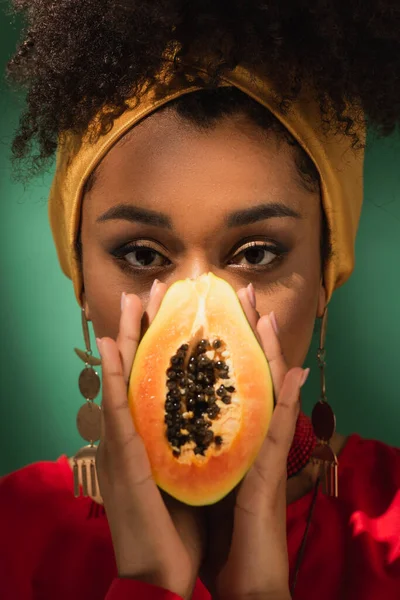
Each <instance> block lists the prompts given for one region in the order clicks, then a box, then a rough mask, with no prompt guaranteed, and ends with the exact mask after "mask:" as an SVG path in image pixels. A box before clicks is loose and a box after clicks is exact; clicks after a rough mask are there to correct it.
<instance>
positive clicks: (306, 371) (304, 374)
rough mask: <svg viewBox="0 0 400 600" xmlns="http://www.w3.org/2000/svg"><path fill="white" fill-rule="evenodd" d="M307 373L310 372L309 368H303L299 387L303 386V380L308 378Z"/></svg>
mask: <svg viewBox="0 0 400 600" xmlns="http://www.w3.org/2000/svg"><path fill="white" fill-rule="evenodd" d="M309 374H310V369H304V371H303V376H302V378H301V379H300V387H303V385H304V384H305V382H306V381H307V379H308V376H309Z"/></svg>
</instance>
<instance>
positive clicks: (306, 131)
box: [49, 66, 365, 306]
mask: <svg viewBox="0 0 400 600" xmlns="http://www.w3.org/2000/svg"><path fill="white" fill-rule="evenodd" d="M196 72H197V75H198V76H200V77H204V79H207V73H206V72H205V71H203V70H202V69H196ZM164 81H166V79H165V80H164ZM192 81H193V80H192ZM219 86H220V87H222V86H234V87H236V88H238V89H239V90H241V91H242V92H244V93H246V94H247V95H248V96H251V97H252V98H253V99H254V100H256V101H257V102H259V103H260V104H262V105H263V106H265V107H266V108H267V109H269V110H270V111H271V112H272V113H273V114H274V115H275V116H276V117H277V118H278V120H279V121H280V122H281V123H282V124H283V125H284V126H285V127H286V128H287V129H288V131H289V132H290V133H291V134H292V135H293V137H294V138H295V139H296V140H297V141H298V143H299V144H300V145H301V146H302V147H303V149H304V150H305V151H306V152H307V154H308V155H309V156H310V158H311V159H312V160H313V162H314V164H315V165H316V167H317V169H318V171H319V174H320V178H321V193H322V205H323V209H324V211H325V214H326V218H327V222H328V226H329V231H330V243H331V246H332V256H331V258H330V259H329V261H328V263H327V265H326V268H325V272H324V282H325V287H326V293H327V299H328V301H329V299H330V297H331V295H332V292H333V290H334V289H335V288H336V287H338V286H340V285H341V284H342V283H344V282H345V281H346V280H347V279H348V277H349V276H350V274H351V272H352V270H353V267H354V244H355V237H356V232H357V227H358V221H359V217H360V212H361V205H362V198H363V162H364V152H363V151H362V150H358V151H357V152H356V151H354V150H352V148H351V143H350V139H349V138H348V137H346V136H344V135H340V136H339V135H335V136H333V135H331V136H329V137H327V136H326V135H325V134H324V133H323V132H322V128H321V116H320V111H319V107H318V106H317V104H316V102H315V100H314V99H313V98H312V95H311V94H310V93H308V94H307V93H306V92H304V93H303V94H302V96H301V97H300V98H299V99H298V100H297V101H296V103H295V104H294V105H293V106H292V108H291V109H290V110H289V112H288V113H287V114H282V111H281V109H280V108H279V103H278V102H277V100H276V94H275V93H274V90H273V88H272V87H271V86H270V85H269V83H268V82H267V81H266V79H265V77H262V76H259V75H257V74H256V73H254V72H251V73H250V72H249V71H248V70H246V69H245V68H244V67H242V66H239V67H236V68H235V69H234V70H233V71H231V72H230V73H229V75H226V76H224V77H223V78H222V79H221V82H220V84H219ZM199 89H202V86H200V85H199V84H198V81H196V84H194V83H193V82H191V81H189V80H186V81H182V82H181V83H180V84H179V85H176V82H175V83H174V85H173V86H171V87H168V85H165V86H164V87H163V92H162V95H159V90H158V88H157V90H158V94H157V90H156V88H152V89H151V90H150V91H149V90H147V91H145V92H143V94H142V95H141V96H140V101H139V102H136V103H135V105H134V103H132V106H133V108H132V107H130V108H129V109H127V110H126V111H125V112H124V113H123V114H122V115H121V116H120V117H118V118H117V119H116V120H115V122H114V125H113V127H112V129H111V130H110V131H109V132H108V133H106V134H104V135H102V136H101V137H99V138H98V139H97V141H95V142H94V143H92V142H91V141H90V140H89V132H90V131H91V127H95V123H96V119H95V120H94V122H93V123H92V124H91V126H90V127H89V128H88V132H87V135H86V136H84V137H83V139H82V138H79V137H78V136H77V135H75V134H69V133H68V134H66V135H64V136H63V138H62V140H60V143H59V148H58V153H57V164H56V173H55V177H54V180H53V184H52V187H51V191H50V197H49V218H50V225H51V229H52V232H53V237H54V241H55V245H56V249H57V254H58V258H59V261H60V264H61V268H62V270H63V272H64V273H65V275H67V277H69V278H71V279H72V281H73V284H74V291H75V296H76V299H77V300H78V303H79V304H80V306H82V300H81V293H82V276H81V271H80V266H79V261H78V257H77V256H76V252H75V241H76V239H77V236H78V233H79V226H80V215H81V203H82V192H83V189H84V186H85V183H86V182H87V180H88V178H89V176H90V175H91V173H92V172H93V171H94V169H96V167H97V166H98V164H99V163H100V162H101V160H102V159H103V157H104V156H105V155H106V154H107V152H108V151H109V150H110V149H111V148H112V147H113V146H114V144H116V143H117V142H118V141H119V140H120V139H121V138H122V137H123V136H124V134H125V133H127V131H128V130H129V129H131V127H132V126H134V125H135V124H136V123H138V122H139V121H140V120H141V119H143V118H144V117H146V116H147V115H149V114H151V113H153V112H154V111H156V110H157V108H159V107H160V106H162V105H164V104H166V103H168V102H170V101H171V100H173V99H175V98H177V97H178V96H182V95H183V94H187V93H190V92H193V91H196V90H199ZM357 133H358V136H359V138H360V141H361V142H364V140H365V129H364V128H362V129H359V130H358V131H357Z"/></svg>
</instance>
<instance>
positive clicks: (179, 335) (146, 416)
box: [128, 274, 273, 505]
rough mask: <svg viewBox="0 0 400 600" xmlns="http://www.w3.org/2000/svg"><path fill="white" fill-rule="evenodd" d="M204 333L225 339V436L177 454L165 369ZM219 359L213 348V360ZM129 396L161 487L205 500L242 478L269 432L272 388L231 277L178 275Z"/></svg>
mask: <svg viewBox="0 0 400 600" xmlns="http://www.w3.org/2000/svg"><path fill="white" fill-rule="evenodd" d="M204 338H205V339H207V340H210V341H213V340H216V339H218V340H221V341H222V342H223V348H224V350H223V352H225V356H223V357H222V358H224V359H225V361H226V363H227V365H228V366H229V378H230V379H229V380H228V384H230V385H233V387H234V389H235V392H234V393H233V394H232V401H231V403H230V404H229V405H225V404H224V403H223V402H222V401H221V400H220V399H218V400H217V404H218V406H219V407H220V412H219V414H218V416H217V417H216V418H215V419H213V420H212V422H211V427H210V428H211V430H212V432H213V434H214V437H215V436H220V438H222V443H221V444H220V445H217V444H216V443H211V444H210V445H209V446H208V447H207V449H206V450H205V452H204V455H202V454H195V453H194V451H193V449H194V446H195V444H194V442H189V443H187V444H186V445H185V446H184V447H182V448H181V453H180V455H179V456H174V454H173V448H172V446H171V443H170V441H168V439H167V435H166V427H167V426H166V424H165V420H164V419H165V415H166V410H165V399H166V395H167V392H168V389H167V387H166V382H167V376H166V372H167V370H168V368H170V359H171V357H172V356H174V355H175V354H176V352H177V350H178V348H180V347H181V346H182V345H183V344H189V346H190V349H189V352H190V350H191V349H192V348H193V347H194V346H195V345H196V344H197V343H198V342H199V340H200V339H204ZM217 352H218V351H217ZM211 355H212V352H211ZM218 358H220V356H217V355H216V356H215V360H216V359H218ZM221 383H222V384H224V383H225V382H224V381H219V382H218V384H217V385H216V387H218V385H220V384H221ZM128 396H129V404H130V409H131V413H132V417H133V420H134V424H135V427H136V429H137V431H138V433H139V435H140V436H141V437H142V439H143V442H144V444H145V447H146V451H147V453H148V456H149V459H150V463H151V468H152V472H153V476H154V479H155V481H156V483H157V485H158V486H159V487H160V488H162V489H163V490H165V491H166V492H167V493H169V494H170V495H171V496H174V497H175V498H177V499H178V500H180V501H182V502H184V503H186V504H190V505H207V504H213V503H215V502H217V501H218V500H220V499H221V498H223V497H224V496H225V495H227V494H228V493H229V492H230V491H231V490H232V489H233V488H234V487H235V486H236V485H237V484H238V483H239V482H240V480H241V479H242V478H243V476H244V475H245V473H246V472H247V471H248V469H249V468H250V467H251V465H252V463H253V462H254V459H255V457H256V455H257V453H258V451H259V449H260V447H261V444H262V442H263V440H264V438H265V435H266V433H267V430H268V426H269V422H270V419H271V416H272V410H273V389H272V380H271V375H270V370H269V366H268V363H267V360H266V358H265V355H264V352H263V351H262V349H261V347H260V345H259V343H258V341H257V339H256V337H255V335H254V333H253V331H252V329H251V327H250V325H249V323H248V321H247V319H246V316H245V315H244V313H243V310H242V307H241V305H240V302H239V299H238V297H237V295H236V293H235V292H234V290H233V289H232V288H231V287H230V285H229V284H228V283H227V282H225V281H224V280H222V279H219V278H217V277H215V276H214V275H212V274H208V275H203V276H201V277H200V278H198V279H197V280H185V281H179V282H177V283H175V284H173V285H172V286H171V287H170V288H169V289H168V291H167V293H166V296H165V298H164V300H163V303H162V305H161V307H160V309H159V312H158V313H157V315H156V317H155V319H154V321H153V323H152V325H151V327H150V328H149V329H148V331H147V332H146V334H145V336H144V337H143V340H142V341H141V343H140V345H139V348H138V351H137V355H136V357H135V361H134V364H133V368H132V373H131V377H130V385H129V394H128ZM182 411H185V409H184V408H182ZM185 414H187V411H186V413H185Z"/></svg>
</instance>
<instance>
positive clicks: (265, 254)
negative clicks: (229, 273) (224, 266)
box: [232, 244, 278, 267]
mask: <svg viewBox="0 0 400 600" xmlns="http://www.w3.org/2000/svg"><path fill="white" fill-rule="evenodd" d="M277 255H278V252H277V251H275V252H274V251H273V250H272V249H271V247H270V246H266V245H256V244H255V245H252V246H250V247H248V248H246V249H245V250H241V251H240V252H238V253H237V254H236V255H235V256H234V257H233V259H232V262H234V263H235V264H236V265H241V266H246V267H266V266H267V265H269V264H270V263H272V261H273V260H275V259H276V257H277Z"/></svg>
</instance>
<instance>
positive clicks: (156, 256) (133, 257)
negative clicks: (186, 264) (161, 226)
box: [123, 246, 169, 269]
mask: <svg viewBox="0 0 400 600" xmlns="http://www.w3.org/2000/svg"><path fill="white" fill-rule="evenodd" d="M123 257H124V259H125V260H126V262H127V263H129V264H130V265H131V266H132V267H136V268H138V269H140V268H144V267H162V266H164V265H166V264H169V260H168V259H167V258H166V257H165V256H163V255H162V254H160V253H159V252H157V250H154V249H153V248H147V247H144V246H137V247H132V246H131V247H130V248H127V249H126V250H125V251H124V254H123Z"/></svg>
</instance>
